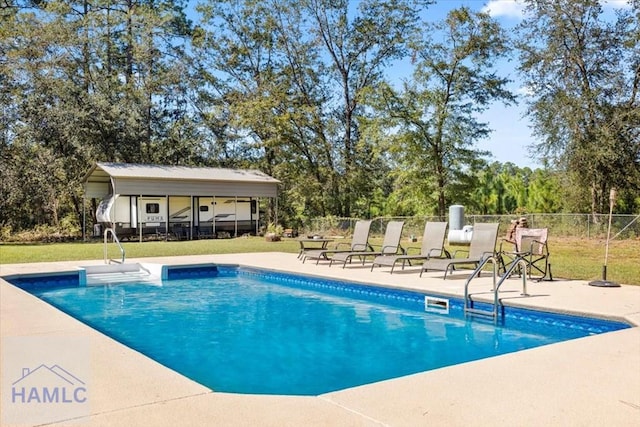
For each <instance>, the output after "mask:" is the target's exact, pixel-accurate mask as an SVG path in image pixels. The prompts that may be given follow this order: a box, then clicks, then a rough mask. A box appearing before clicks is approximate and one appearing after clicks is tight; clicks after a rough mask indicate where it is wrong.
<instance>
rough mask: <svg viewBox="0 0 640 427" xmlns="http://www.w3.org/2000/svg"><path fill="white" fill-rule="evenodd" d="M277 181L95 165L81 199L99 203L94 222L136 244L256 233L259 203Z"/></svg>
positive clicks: (258, 175)
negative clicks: (145, 239)
mask: <svg viewBox="0 0 640 427" xmlns="http://www.w3.org/2000/svg"><path fill="white" fill-rule="evenodd" d="M279 183H280V181H278V180H277V179H274V178H272V177H270V176H269V175H266V174H264V173H262V172H260V171H257V170H251V169H221V168H206V167H205V168H199V167H190V166H164V165H140V164H127V163H96V165H95V166H94V167H93V168H91V170H90V171H89V172H88V173H87V175H86V176H85V179H84V184H85V195H86V196H87V197H91V198H94V199H98V200H102V201H101V202H100V204H99V206H98V209H97V210H96V220H97V222H98V223H99V224H101V225H102V227H110V228H113V229H114V230H115V231H116V234H117V235H118V237H119V238H125V239H126V238H135V237H138V238H139V239H140V240H142V239H143V237H144V236H148V235H163V236H167V237H168V236H174V237H177V238H181V239H183V238H184V239H195V238H206V237H221V236H222V235H223V234H224V235H225V236H226V235H228V236H241V235H243V234H257V232H258V231H259V229H260V224H259V216H260V215H259V200H262V199H265V198H268V199H271V200H274V199H276V198H277V194H278V184H279ZM275 221H276V222H277V201H276V217H275Z"/></svg>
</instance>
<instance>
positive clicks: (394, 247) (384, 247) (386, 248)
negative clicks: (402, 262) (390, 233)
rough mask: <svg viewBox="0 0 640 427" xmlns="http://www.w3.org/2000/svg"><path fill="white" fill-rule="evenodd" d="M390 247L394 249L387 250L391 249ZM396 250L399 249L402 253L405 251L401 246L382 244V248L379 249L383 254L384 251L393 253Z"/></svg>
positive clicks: (396, 251)
mask: <svg viewBox="0 0 640 427" xmlns="http://www.w3.org/2000/svg"><path fill="white" fill-rule="evenodd" d="M391 249H393V250H394V251H393V252H387V251H388V250H391ZM398 251H400V253H402V254H404V253H405V251H404V249H403V248H402V246H382V249H381V250H380V252H382V253H383V254H386V253H394V254H396V253H398Z"/></svg>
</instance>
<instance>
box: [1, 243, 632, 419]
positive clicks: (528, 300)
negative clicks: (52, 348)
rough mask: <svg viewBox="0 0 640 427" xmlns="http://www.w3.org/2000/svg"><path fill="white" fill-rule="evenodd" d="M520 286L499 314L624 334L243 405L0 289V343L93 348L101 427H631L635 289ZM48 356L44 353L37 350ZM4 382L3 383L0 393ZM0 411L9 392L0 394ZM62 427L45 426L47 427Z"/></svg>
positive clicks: (414, 286)
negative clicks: (524, 311) (607, 325)
mask: <svg viewBox="0 0 640 427" xmlns="http://www.w3.org/2000/svg"><path fill="white" fill-rule="evenodd" d="M100 262H101V261H98V260H92V261H74V262H55V263H34V264H13V265H2V266H0V275H2V276H8V275H14V274H26V273H36V272H55V271H73V270H75V269H76V268H77V267H78V266H86V265H97V264H100ZM127 262H128V263H134V262H145V263H158V264H170V265H177V264H198V263H211V262H214V263H221V264H240V265H246V266H253V267H258V268H266V269H272V270H277V271H287V272H293V273H300V274H307V275H314V276H321V277H328V278H335V279H341V280H342V279H344V280H350V281H354V282H360V283H366V284H373V285H381V286H389V287H397V288H402V289H410V290H419V291H422V292H426V293H433V294H438V295H446V296H455V297H462V296H463V293H464V283H465V279H466V277H467V276H468V272H464V273H463V272H456V273H454V274H453V275H450V276H449V278H448V279H447V280H443V279H442V276H443V272H427V273H425V274H423V277H419V274H418V270H416V268H415V267H413V268H408V269H407V270H405V271H401V270H397V271H396V272H394V274H389V272H388V271H389V269H388V268H376V269H375V270H374V271H373V272H371V271H370V270H369V269H370V264H369V265H367V266H365V267H358V266H355V265H353V266H347V267H346V268H344V269H343V268H340V267H339V266H333V267H331V268H330V267H328V264H323V263H320V265H315V263H314V262H308V263H305V264H302V263H301V262H300V261H299V260H298V259H297V258H296V255H295V254H289V253H261V254H237V255H210V256H188V257H177V258H145V259H144V260H143V259H138V260H136V259H130V260H127ZM473 283H474V285H473V288H474V291H473V292H474V294H476V295H477V296H484V295H486V299H487V300H490V299H491V298H492V293H491V291H490V289H491V285H492V283H491V278H489V277H488V276H487V277H484V276H483V277H482V278H480V279H477V280H474V282H473ZM521 287H522V281H521V280H520V279H518V278H513V279H509V280H508V281H507V282H506V283H505V284H504V285H503V287H502V288H501V293H500V296H501V298H502V301H503V302H504V304H507V305H513V306H521V307H528V308H533V309H540V310H547V311H554V312H561V313H571V314H583V315H590V316H594V317H600V318H606V319H612V320H618V321H625V322H627V323H630V324H631V325H633V326H636V327H632V328H629V329H625V330H621V331H617V332H612V333H607V334H602V335H596V336H592V337H587V338H581V339H576V340H572V341H565V342H562V343H558V344H553V345H548V346H543V347H538V348H534V349H530V350H524V351H520V352H517V353H511V354H507V355H503V356H498V357H494V358H489V359H483V360H479V361H475V362H469V363H464V364H461V365H455V366H451V367H447V368H442V369H437V370H433V371H428V372H422V373H419V374H414V375H410V376H406V377H402V378H397V379H392V380H387V381H383V382H379V383H373V384H368V385H364V386H360V387H356V388H352V389H347V390H342V391H337V392H332V393H328V394H324V395H320V396H316V397H299V396H270V395H242V394H230V393H219V392H215V391H212V390H210V389H208V388H206V387H204V386H202V385H200V384H197V383H195V382H194V381H192V380H190V379H188V378H186V377H184V376H182V375H180V374H178V373H176V372H174V371H172V370H170V369H168V368H166V367H164V366H162V365H160V364H158V363H157V362H155V361H153V360H151V359H149V358H147V357H146V356H144V355H142V354H140V353H138V352H136V351H134V350H132V349H130V348H128V347H126V346H124V345H122V344H120V343H118V342H116V341H114V340H112V339H111V338H109V337H107V336H105V335H103V334H101V333H100V332H98V331H95V330H93V329H91V328H89V327H88V326H86V325H85V324H83V323H81V322H79V321H77V320H75V319H74V318H72V317H70V316H68V315H66V314H65V313H63V312H61V311H59V310H58V309H56V308H53V307H51V306H50V305H48V304H46V303H44V302H43V301H41V300H39V299H37V298H36V297H34V296H32V295H30V294H28V293H26V292H24V291H22V290H20V289H18V288H16V287H14V286H12V285H10V284H8V283H7V282H6V281H4V280H1V279H0V335H1V337H2V339H5V338H7V337H24V336H38V337H60V336H63V337H78V336H80V337H84V338H86V339H87V340H88V342H89V343H90V359H91V360H90V367H91V381H90V394H89V400H90V407H91V410H90V416H88V417H86V418H81V419H75V420H73V422H77V423H84V424H85V425H91V426H102V425H147V426H151V425H154V426H155V425H158V426H164V425H166V426H174V425H267V426H283V425H291V426H299V425H306V426H327V425H341V426H369V425H390V426H415V425H447V426H458V425H459V426H463V425H465V426H466V425H470V424H474V425H489V424H490V425H505V426H506V425H536V426H537V425H581V426H591V425H593V426H602V425H607V426H628V425H635V424H639V423H640V328H638V327H637V326H638V325H640V287H638V286H622V287H620V288H596V287H591V286H588V284H587V283H586V282H584V281H567V280H561V279H560V280H555V281H553V282H540V283H536V282H529V283H528V293H529V294H530V296H528V297H524V296H521V295H520V292H521ZM42 351H43V353H46V348H43V349H42ZM4 383H5V382H4V381H3V384H4ZM0 392H1V393H5V394H4V395H2V396H0V400H1V401H2V402H4V401H5V399H6V398H7V396H6V390H5V389H4V388H2V389H0ZM70 421H71V420H65V419H58V418H51V419H50V420H48V421H47V423H46V425H66V424H68V423H69V422H70ZM3 425H4V424H3Z"/></svg>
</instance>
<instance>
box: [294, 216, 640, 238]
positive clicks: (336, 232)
mask: <svg viewBox="0 0 640 427" xmlns="http://www.w3.org/2000/svg"><path fill="white" fill-rule="evenodd" d="M522 217H524V218H527V222H528V224H529V227H530V228H549V229H550V230H551V233H552V235H553V236H556V237H562V236H566V237H579V238H586V239H603V238H606V237H607V228H608V225H609V215H604V214H602V215H595V216H593V215H591V214H527V215H520V216H518V215H465V217H464V223H465V224H468V225H473V224H474V223H476V222H498V223H499V224H500V231H499V233H500V234H504V233H506V231H507V228H508V227H509V225H510V224H511V221H513V220H516V219H519V218H522ZM639 218H640V215H613V216H612V217H611V238H612V239H614V238H615V239H617V240H621V239H636V238H638V237H639V236H640V220H639ZM358 219H359V218H338V217H325V218H312V219H310V220H309V221H307V222H306V223H305V224H304V225H303V229H302V230H300V234H306V235H313V234H319V235H324V236H345V237H347V236H350V235H351V233H352V232H353V227H354V226H355V223H356V221H358ZM394 220H403V221H404V222H405V226H404V232H403V234H404V235H405V236H408V237H412V236H415V237H420V236H422V232H423V231H424V224H425V222H426V221H440V219H439V218H438V217H437V216H420V217H380V218H374V219H373V223H372V224H371V233H372V234H373V235H383V234H384V231H385V228H386V225H387V223H388V222H389V221H394ZM447 220H448V218H447Z"/></svg>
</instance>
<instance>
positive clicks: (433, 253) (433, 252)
mask: <svg viewBox="0 0 640 427" xmlns="http://www.w3.org/2000/svg"><path fill="white" fill-rule="evenodd" d="M427 255H428V256H429V257H436V258H442V256H443V255H444V256H445V257H446V258H451V254H450V253H449V251H447V250H446V249H444V248H431V249H429V250H428V251H427Z"/></svg>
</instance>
